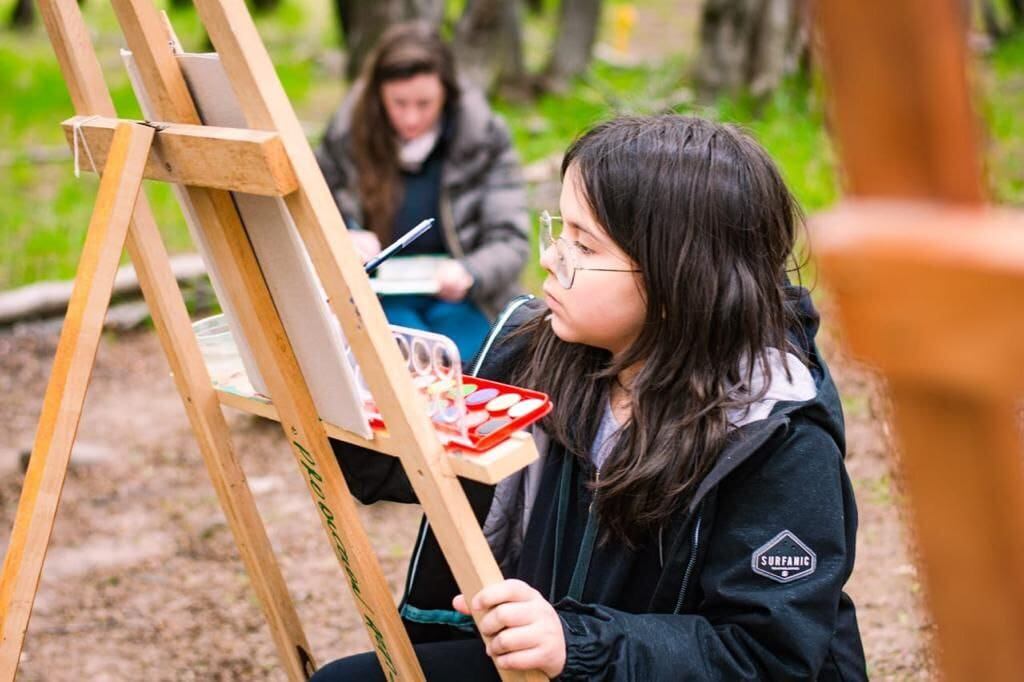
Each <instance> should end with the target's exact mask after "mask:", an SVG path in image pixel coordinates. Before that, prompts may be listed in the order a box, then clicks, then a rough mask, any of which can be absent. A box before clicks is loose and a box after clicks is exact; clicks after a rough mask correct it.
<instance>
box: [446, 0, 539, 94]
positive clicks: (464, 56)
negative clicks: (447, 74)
mask: <svg viewBox="0 0 1024 682" xmlns="http://www.w3.org/2000/svg"><path fill="white" fill-rule="evenodd" d="M522 41H523V36H522V2H521V0H468V2H467V3H466V8H465V9H464V10H463V12H462V16H461V17H460V18H459V23H458V25H456V27H455V44H454V47H455V59H456V61H457V63H458V67H459V74H460V75H461V76H462V77H463V78H465V79H467V80H469V81H470V82H471V83H473V84H474V85H476V86H477V87H479V88H480V89H482V90H483V91H484V92H491V91H493V90H494V89H495V88H496V87H497V86H498V85H499V84H501V85H506V86H509V85H511V86H523V85H524V84H525V83H526V82H527V81H528V75H527V73H526V66H525V63H524V61H523V45H522Z"/></svg>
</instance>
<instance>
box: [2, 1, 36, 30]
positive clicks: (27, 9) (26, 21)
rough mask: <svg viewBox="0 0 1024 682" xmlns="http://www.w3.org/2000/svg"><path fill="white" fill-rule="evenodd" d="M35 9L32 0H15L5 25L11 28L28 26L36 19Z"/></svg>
mask: <svg viewBox="0 0 1024 682" xmlns="http://www.w3.org/2000/svg"><path fill="white" fill-rule="evenodd" d="M35 9H36V8H35V6H34V5H33V0H17V2H16V3H15V4H14V9H13V10H11V14H10V16H9V17H8V18H7V27H8V28H12V29H23V28H28V27H29V26H31V25H32V24H33V23H34V22H35V20H36V11H35Z"/></svg>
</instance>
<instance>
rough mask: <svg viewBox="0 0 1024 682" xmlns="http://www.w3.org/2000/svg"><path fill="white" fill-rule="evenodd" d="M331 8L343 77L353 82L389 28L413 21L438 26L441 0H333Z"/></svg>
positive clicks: (440, 14)
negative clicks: (342, 49) (341, 44)
mask: <svg viewBox="0 0 1024 682" xmlns="http://www.w3.org/2000/svg"><path fill="white" fill-rule="evenodd" d="M334 9H335V14H336V18H337V20H338V22H339V29H340V30H339V33H340V35H341V36H342V37H343V38H344V40H345V46H346V52H347V54H348V62H347V64H346V67H345V76H346V77H347V78H348V79H349V80H354V79H355V78H357V77H358V76H359V73H360V71H361V70H362V68H363V61H365V59H366V56H367V55H368V54H369V53H370V51H371V50H373V47H374V45H376V44H377V40H378V39H379V38H380V36H381V34H382V33H384V31H385V30H387V28H388V27H389V26H391V25H392V24H395V23H399V22H402V21H411V20H413V19H423V20H425V21H430V22H431V23H433V24H439V23H440V22H441V19H442V17H443V16H444V0H334Z"/></svg>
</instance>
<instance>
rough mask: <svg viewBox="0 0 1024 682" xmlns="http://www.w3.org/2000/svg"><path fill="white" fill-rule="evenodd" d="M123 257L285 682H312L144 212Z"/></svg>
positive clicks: (305, 648)
mask: <svg viewBox="0 0 1024 682" xmlns="http://www.w3.org/2000/svg"><path fill="white" fill-rule="evenodd" d="M141 201H142V198H140V202H141ZM128 253H129V254H130V255H131V258H132V262H133V263H134V265H135V271H136V272H137V273H138V275H139V283H140V284H141V285H142V293H143V295H144V296H145V298H146V303H147V305H148V306H149V310H150V314H151V315H152V317H153V323H154V326H155V327H156V332H157V335H158V336H159V337H160V343H161V345H162V346H163V349H164V354H165V355H166V356H167V362H168V364H169V365H170V366H171V371H172V372H173V374H174V382H175V384H176V385H177V388H178V392H179V393H180V394H181V400H182V402H183V403H184V405H185V412H186V413H187V415H188V418H189V422H190V423H191V425H192V431H193V432H194V433H195V437H196V442H197V443H198V444H199V449H200V451H201V452H202V455H203V461H204V462H205V463H206V469H207V472H208V473H209V475H210V481H211V482H212V483H213V488H214V490H215V491H216V493H217V499H218V501H219V502H220V506H221V509H223V510H224V516H225V518H226V519H227V522H228V526H230V528H231V533H232V535H233V537H234V540H235V545H236V546H237V547H238V553H239V555H241V557H242V562H243V563H244V564H245V569H246V572H247V573H248V575H249V580H250V582H251V583H252V587H253V590H254V591H255V592H256V596H257V598H258V599H259V601H260V605H261V606H262V608H263V614H264V616H265V618H266V620H267V625H268V626H269V627H270V634H271V636H272V637H273V638H274V644H275V645H276V646H277V653H278V656H279V657H280V659H281V665H282V667H283V669H284V671H285V673H286V674H287V675H288V679H289V680H293V681H299V680H306V679H309V677H310V676H311V675H312V674H313V671H314V670H315V669H316V663H315V661H314V659H313V655H312V653H311V652H310V647H309V643H308V642H307V641H306V635H305V633H304V632H303V629H302V623H301V622H300V621H299V616H298V613H297V612H296V611H295V605H294V604H293V603H292V600H291V596H290V594H289V592H288V586H287V584H286V583H285V581H284V576H282V575H281V569H280V567H279V566H278V565H277V560H276V558H275V557H274V552H273V549H272V547H271V545H270V539H269V538H268V537H267V532H266V529H265V528H264V527H263V521H262V519H261V518H260V515H259V510H258V509H257V507H256V501H255V500H254V499H253V496H252V491H251V490H250V489H249V484H248V482H247V481H246V479H245V472H244V471H243V470H242V467H241V465H240V463H239V462H238V459H237V458H236V456H235V452H234V448H233V447H232V445H231V433H230V429H229V428H228V425H227V422H225V420H224V415H223V413H222V412H221V407H220V402H219V401H218V399H217V396H216V392H215V391H214V389H213V385H212V384H211V382H210V375H209V373H208V372H207V370H206V366H205V365H204V364H203V359H202V356H201V355H200V352H199V346H198V345H197V342H196V337H195V334H194V333H193V331H192V326H191V324H190V322H189V318H188V311H187V310H186V309H185V302H184V300H183V299H182V297H181V293H180V290H179V289H178V285H177V282H176V281H175V279H174V273H173V272H171V268H170V264H169V261H168V258H167V252H166V250H165V249H164V245H163V242H162V241H161V239H160V233H159V232H158V230H157V227H156V225H155V224H154V223H153V219H152V216H151V215H150V214H149V211H148V209H147V210H145V211H142V210H136V212H135V219H134V221H133V222H132V227H131V231H130V232H129V233H128Z"/></svg>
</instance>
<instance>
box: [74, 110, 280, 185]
mask: <svg viewBox="0 0 1024 682" xmlns="http://www.w3.org/2000/svg"><path fill="white" fill-rule="evenodd" d="M126 121H127V119H119V118H110V117H99V116H74V117H72V118H69V119H68V120H66V121H64V122H63V123H62V124H61V125H62V126H63V127H64V134H65V136H66V137H67V140H68V144H69V145H71V146H72V147H74V145H75V144H76V140H75V136H76V135H77V136H78V137H79V139H78V141H77V144H78V145H79V146H81V147H84V148H85V149H88V152H89V155H88V161H90V162H95V163H96V165H97V167H103V165H104V163H105V162H106V158H107V152H108V150H109V148H110V142H111V140H112V138H113V134H114V129H115V128H116V127H117V126H118V125H120V124H121V123H124V122H126ZM148 125H152V126H154V127H155V129H156V130H157V135H156V139H155V141H154V144H153V149H152V151H151V152H150V154H149V157H148V159H147V161H146V168H145V171H144V176H143V177H145V178H146V179H147V180H160V181H162V182H170V183H174V184H178V185H192V186H195V187H209V188H211V189H223V190H229V191H232V192H245V193H246V194H259V195H264V196H284V195H286V194H291V193H292V192H294V191H295V189H296V188H297V187H298V180H296V178H295V172H294V171H293V170H292V165H291V162H290V161H289V160H288V155H287V154H286V153H285V150H284V145H283V144H282V142H281V136H280V135H278V134H277V133H274V132H269V131H265V130H248V129H245V128H223V127H217V126H206V125H189V124H184V123H149V124H148ZM83 156H84V152H83ZM81 166H82V168H83V169H84V170H89V171H91V170H92V167H91V163H89V162H83V163H82V164H81Z"/></svg>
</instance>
